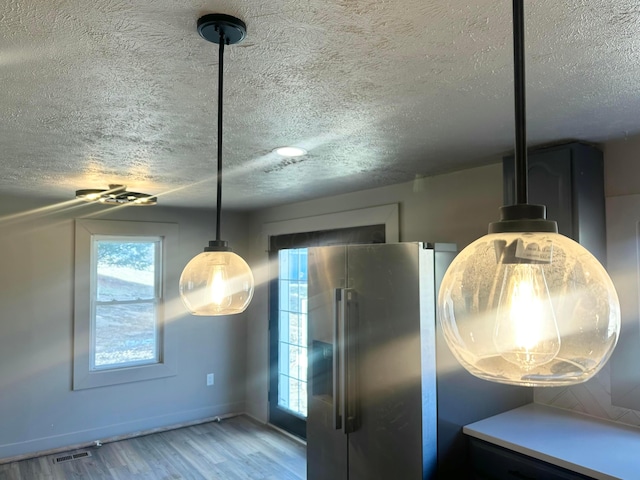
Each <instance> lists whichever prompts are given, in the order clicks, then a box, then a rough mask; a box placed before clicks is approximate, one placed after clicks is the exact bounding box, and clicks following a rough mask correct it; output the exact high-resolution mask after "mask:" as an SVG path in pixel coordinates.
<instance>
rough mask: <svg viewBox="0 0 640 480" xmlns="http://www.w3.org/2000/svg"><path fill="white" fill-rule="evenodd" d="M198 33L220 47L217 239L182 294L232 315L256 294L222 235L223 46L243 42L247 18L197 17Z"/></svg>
mask: <svg viewBox="0 0 640 480" xmlns="http://www.w3.org/2000/svg"><path fill="white" fill-rule="evenodd" d="M198 33H199V34H200V36H201V37H202V38H204V39H205V40H208V41H209V42H212V43H217V44H218V45H219V47H218V52H219V53H218V170H217V175H216V178H217V197H216V239H215V240H212V241H210V242H209V246H208V247H205V249H204V253H201V254H199V255H197V256H196V257H194V258H193V259H192V260H191V261H190V262H189V263H188V264H187V266H186V267H185V268H184V270H183V271H182V275H181V276H180V297H181V298H182V302H183V303H184V305H185V306H186V307H187V309H188V310H189V311H190V312H191V313H192V314H193V315H231V314H236V313H241V312H243V311H244V310H245V309H246V308H247V306H248V305H249V302H251V298H252V297H253V289H254V282H253V274H252V273H251V269H250V268H249V265H247V262H245V261H244V260H243V259H242V257H240V256H239V255H236V254H235V253H233V252H232V251H231V249H230V248H229V245H228V243H227V242H226V241H223V240H221V239H220V217H221V208H222V206H221V204H222V93H223V81H222V80H223V75H222V74H223V67H224V47H225V45H233V44H235V43H238V42H241V41H242V40H243V39H244V37H245V36H246V33H247V27H246V25H245V24H244V22H243V21H242V20H240V19H238V18H235V17H232V16H230V15H223V14H210V15H205V16H203V17H201V18H200V19H199V20H198Z"/></svg>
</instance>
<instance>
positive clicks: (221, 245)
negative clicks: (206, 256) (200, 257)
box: [204, 240, 231, 252]
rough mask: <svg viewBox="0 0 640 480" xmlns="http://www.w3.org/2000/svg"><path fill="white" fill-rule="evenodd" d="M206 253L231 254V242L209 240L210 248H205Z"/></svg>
mask: <svg viewBox="0 0 640 480" xmlns="http://www.w3.org/2000/svg"><path fill="white" fill-rule="evenodd" d="M204 251H205V252H230V251H231V248H230V247H229V242H227V241H226V240H209V246H208V247H204Z"/></svg>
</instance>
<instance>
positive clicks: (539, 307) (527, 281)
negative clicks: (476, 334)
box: [493, 264, 560, 370]
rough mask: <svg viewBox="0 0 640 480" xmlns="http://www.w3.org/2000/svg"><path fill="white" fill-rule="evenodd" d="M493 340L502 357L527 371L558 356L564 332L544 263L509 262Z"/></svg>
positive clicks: (506, 267) (499, 301) (506, 266)
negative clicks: (561, 333)
mask: <svg viewBox="0 0 640 480" xmlns="http://www.w3.org/2000/svg"><path fill="white" fill-rule="evenodd" d="M493 342H494V345H495V347H496V350H497V352H498V353H499V354H500V356H502V358H504V359H505V360H507V361H508V362H511V363H513V364H514V365H517V366H518V367H520V368H522V369H525V370H529V369H532V368H534V367H537V366H539V365H544V364H545V363H548V362H550V361H552V360H553V359H554V358H555V357H556V356H557V355H558V352H559V351H560V333H559V332H558V325H557V323H556V317H555V313H554V310H553V304H552V301H551V296H550V295H549V289H548V287H547V282H546V279H545V276H544V271H543V268H542V265H540V264H508V265H505V272H504V277H503V280H502V288H501V291H500V299H499V300H498V308H497V313H496V323H495V328H494V333H493Z"/></svg>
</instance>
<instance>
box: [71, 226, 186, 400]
mask: <svg viewBox="0 0 640 480" xmlns="http://www.w3.org/2000/svg"><path fill="white" fill-rule="evenodd" d="M75 234H76V235H75V236H76V246H75V292H74V296H75V304H74V307H75V308H74V322H73V331H74V336H73V356H74V359H73V389H74V390H81V389H85V388H94V387H104V386H107V385H117V384H121V383H130V382H138V381H143V380H151V379H155V378H164V377H170V376H174V375H176V368H175V366H176V348H175V334H174V333H173V332H172V326H171V322H169V321H167V319H168V315H167V313H168V312H167V311H166V309H165V308H164V307H165V305H166V303H167V298H171V297H172V295H171V294H170V292H172V291H175V292H177V291H178V285H177V284H176V285H174V283H175V282H173V283H171V282H170V281H169V279H171V278H175V275H173V274H172V272H174V271H175V266H173V264H172V263H173V262H172V261H171V258H172V257H173V258H175V256H176V255H175V253H176V252H177V246H178V226H177V225H176V224H172V223H154V222H126V221H117V220H87V219H78V220H76V232H75ZM94 235H96V236H98V235H114V236H117V235H120V236H140V237H162V245H163V248H162V253H161V255H162V265H163V269H162V281H161V286H162V289H163V291H162V295H161V297H162V299H163V301H162V302H161V304H160V305H159V309H160V312H159V322H160V331H161V332H162V338H161V340H160V342H159V348H161V349H162V351H161V352H159V356H160V359H161V360H160V363H154V364H147V365H136V366H130V367H123V368H117V369H109V370H91V368H90V367H91V359H90V341H91V340H90V338H91V337H90V331H91V290H90V289H91V283H90V279H91V261H90V259H91V248H92V237H93V236H94ZM167 294H169V297H167Z"/></svg>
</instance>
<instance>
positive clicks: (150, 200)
mask: <svg viewBox="0 0 640 480" xmlns="http://www.w3.org/2000/svg"><path fill="white" fill-rule="evenodd" d="M76 198H77V199H79V200H84V201H85V202H97V203H104V204H107V205H134V206H146V205H155V204H157V203H158V198H157V197H154V196H153V195H149V194H148V193H139V192H128V191H127V187H126V185H109V189H108V190H99V189H84V190H76Z"/></svg>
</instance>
